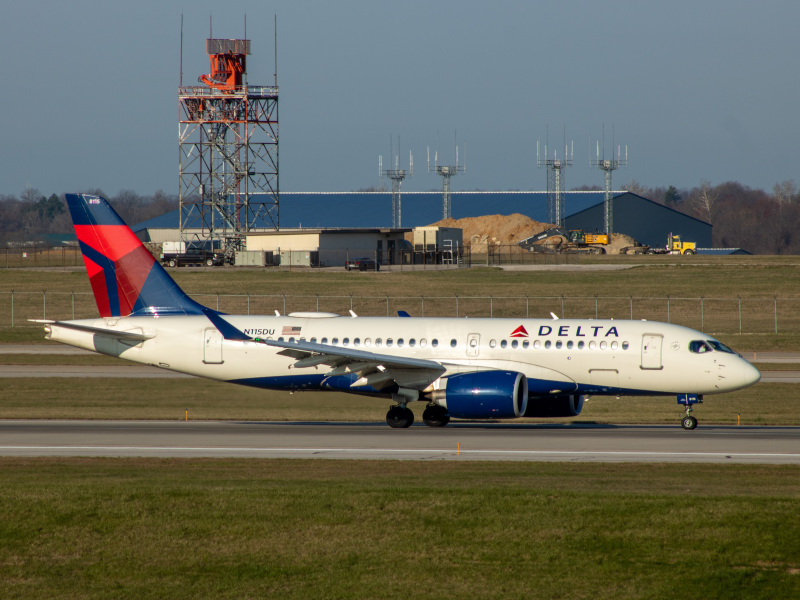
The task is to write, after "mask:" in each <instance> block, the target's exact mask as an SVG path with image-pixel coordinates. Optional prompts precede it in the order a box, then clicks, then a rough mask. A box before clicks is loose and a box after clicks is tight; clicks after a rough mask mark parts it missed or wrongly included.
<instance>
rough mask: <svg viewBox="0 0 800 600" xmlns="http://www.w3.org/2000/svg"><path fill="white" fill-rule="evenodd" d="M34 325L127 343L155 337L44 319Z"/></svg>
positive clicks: (38, 320)
mask: <svg viewBox="0 0 800 600" xmlns="http://www.w3.org/2000/svg"><path fill="white" fill-rule="evenodd" d="M31 321H32V322H34V323H42V324H44V325H49V326H51V327H63V328H64V329H73V330H75V331H85V332H86V333H93V334H95V335H102V336H105V337H109V338H112V339H115V340H122V341H127V342H143V341H145V340H149V339H152V338H154V337H155V335H150V334H146V333H137V332H134V331H118V330H116V329H103V328H102V327H91V326H89V325H79V324H77V323H71V322H69V321H48V320H42V319H31Z"/></svg>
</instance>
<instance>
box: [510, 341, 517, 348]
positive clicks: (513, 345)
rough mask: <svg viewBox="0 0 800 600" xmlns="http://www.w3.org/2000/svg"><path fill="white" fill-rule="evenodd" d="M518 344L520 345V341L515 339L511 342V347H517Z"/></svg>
mask: <svg viewBox="0 0 800 600" xmlns="http://www.w3.org/2000/svg"><path fill="white" fill-rule="evenodd" d="M517 346H519V342H518V341H517V340H513V341H512V342H511V347H512V348H516V347H517Z"/></svg>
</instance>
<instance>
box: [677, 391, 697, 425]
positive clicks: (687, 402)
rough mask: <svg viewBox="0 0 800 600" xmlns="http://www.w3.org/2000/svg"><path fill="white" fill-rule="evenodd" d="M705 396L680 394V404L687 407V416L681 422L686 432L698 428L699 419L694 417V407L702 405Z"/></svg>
mask: <svg viewBox="0 0 800 600" xmlns="http://www.w3.org/2000/svg"><path fill="white" fill-rule="evenodd" d="M702 403H703V396H702V395H698V394H678V404H682V405H684V406H686V409H685V411H684V412H685V416H684V417H683V419H682V420H681V427H683V428H684V429H685V430H686V431H691V430H692V429H694V428H696V427H697V419H695V418H694V417H693V416H692V405H693V404H702Z"/></svg>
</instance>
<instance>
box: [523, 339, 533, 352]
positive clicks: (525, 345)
mask: <svg viewBox="0 0 800 600" xmlns="http://www.w3.org/2000/svg"><path fill="white" fill-rule="evenodd" d="M530 345H531V343H530V342H529V341H528V340H525V341H524V342H522V348H523V349H524V350H527V349H528V346H530Z"/></svg>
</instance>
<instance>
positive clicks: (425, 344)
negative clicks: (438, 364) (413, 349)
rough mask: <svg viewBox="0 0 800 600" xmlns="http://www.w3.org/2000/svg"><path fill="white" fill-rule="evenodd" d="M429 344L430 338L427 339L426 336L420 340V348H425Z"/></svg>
mask: <svg viewBox="0 0 800 600" xmlns="http://www.w3.org/2000/svg"><path fill="white" fill-rule="evenodd" d="M427 345H428V340H426V339H425V338H422V339H421V340H420V341H419V347H420V348H424V347H425V346H427Z"/></svg>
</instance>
